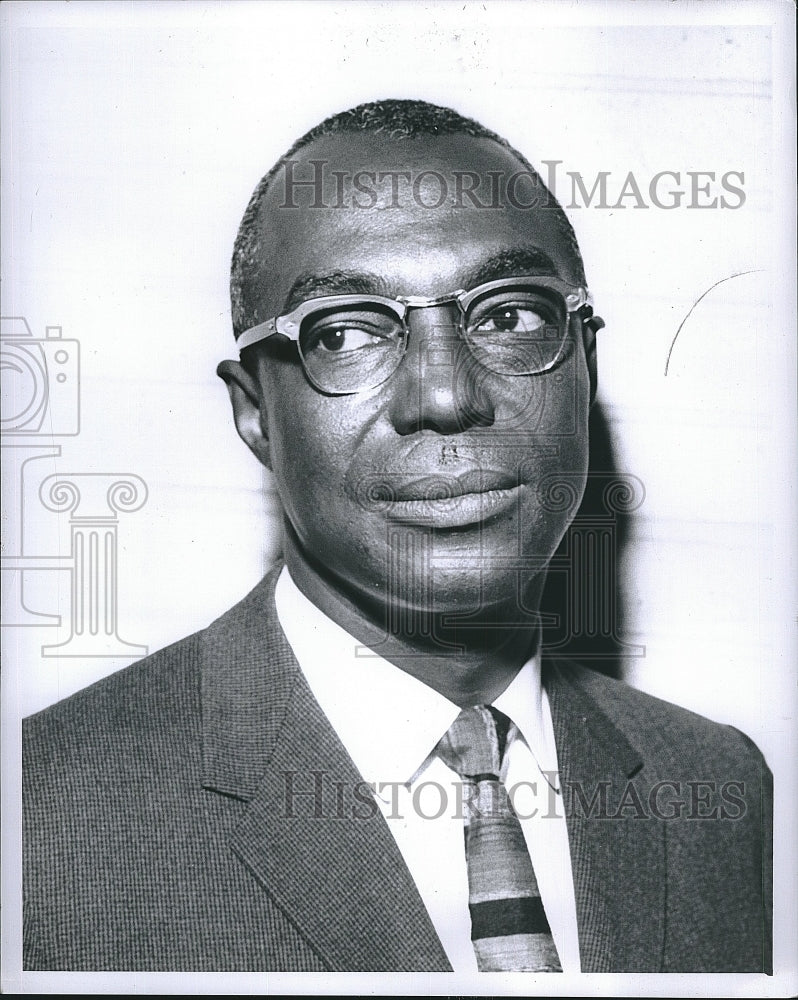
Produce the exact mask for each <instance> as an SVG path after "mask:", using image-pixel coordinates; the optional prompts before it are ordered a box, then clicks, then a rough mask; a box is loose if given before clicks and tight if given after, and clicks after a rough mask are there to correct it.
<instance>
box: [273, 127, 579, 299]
mask: <svg viewBox="0 0 798 1000" xmlns="http://www.w3.org/2000/svg"><path fill="white" fill-rule="evenodd" d="M292 159H293V162H292V163H291V164H289V165H288V166H287V167H286V168H285V169H281V170H278V172H277V174H276V175H275V177H274V178H273V180H272V183H271V185H270V188H269V191H268V192H267V195H266V198H265V199H264V203H263V206H262V209H261V213H260V218H259V225H260V227H261V233H260V237H261V238H260V247H261V269H260V275H261V280H260V282H259V284H260V288H259V290H258V298H259V304H260V308H259V312H261V310H262V311H263V312H262V314H263V315H274V314H275V313H277V312H279V311H280V310H281V309H282V308H284V307H285V305H286V302H287V301H288V298H289V296H290V292H291V289H292V288H293V287H294V286H295V285H296V284H297V282H303V281H307V280H310V281H311V282H313V280H314V279H316V278H324V277H325V276H326V275H330V274H334V273H336V272H354V273H358V272H365V273H368V274H370V275H374V276H376V277H377V278H378V279H379V280H380V283H381V284H382V286H383V287H384V289H385V291H386V292H387V293H388V294H395V295H400V294H401V295H429V296H435V295H442V294H446V293H448V292H450V291H452V290H453V289H455V288H457V287H461V286H462V284H463V282H464V280H465V276H466V275H467V274H469V273H474V272H475V271H478V270H479V268H480V266H481V265H482V264H484V263H485V262H486V261H488V260H490V259H496V258H500V259H501V258H504V259H507V260H508V262H511V261H513V260H514V259H517V257H518V254H517V253H516V251H530V252H531V255H532V257H533V259H534V252H535V250H539V251H542V254H541V256H543V255H545V256H547V257H548V258H550V260H551V262H552V264H553V268H549V269H548V271H549V273H551V270H553V271H554V273H556V274H558V275H559V276H560V277H563V278H566V279H567V280H570V281H573V282H576V280H577V274H576V266H575V263H574V260H573V255H572V251H571V249H570V246H569V242H568V239H567V238H566V236H565V234H564V233H563V232H562V229H561V226H560V225H558V218H557V212H556V211H555V210H553V209H552V208H550V207H546V206H545V204H543V205H540V204H539V205H538V207H533V208H527V207H524V206H526V205H528V204H529V203H530V202H534V201H535V200H537V202H538V203H540V202H545V199H544V195H545V190H544V189H543V188H542V187H541V188H538V189H537V190H536V189H535V187H534V186H533V182H532V181H531V179H530V177H529V175H528V174H527V173H526V170H525V168H524V166H523V164H521V163H520V162H519V161H518V160H517V159H516V158H515V157H514V156H513V155H512V154H511V153H510V152H509V151H508V150H506V149H504V148H503V147H502V146H500V145H499V144H498V143H496V142H494V141H492V140H490V139H486V138H474V137H471V136H465V135H449V136H423V137H417V138H413V139H407V138H405V139H393V138H391V137H390V136H385V135H380V134H377V135H369V134H364V135H359V134H356V135H335V136H325V137H322V138H320V139H317V140H315V141H314V142H312V143H310V144H309V145H308V146H306V147H304V148H303V149H302V150H300V151H299V153H297V154H296V156H295V157H293V158H292ZM514 175H515V176H516V180H515V181H511V178H512V177H513V176H514ZM303 182H305V183H303ZM308 182H309V183H308ZM511 184H512V185H514V186H513V187H512V189H511V190H512V195H513V198H514V200H515V202H516V204H515V205H514V204H512V203H511V200H512V199H511V200H509V201H508V185H511ZM469 192H471V193H472V194H469ZM508 267H510V268H512V264H509V263H508ZM527 269H528V268H525V270H527ZM515 270H517V268H516V269H515ZM542 270H543V273H545V271H546V269H545V268H544V269H542ZM510 273H512V270H511V271H510Z"/></svg>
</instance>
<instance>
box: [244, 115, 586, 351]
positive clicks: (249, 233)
mask: <svg viewBox="0 0 798 1000" xmlns="http://www.w3.org/2000/svg"><path fill="white" fill-rule="evenodd" d="M347 133H351V134H357V133H368V134H382V135H385V136H387V137H388V138H391V139H413V138H415V137H417V136H427V135H470V136H474V137H475V138H481V139H491V140H492V141H493V142H496V143H498V144H499V145H500V146H501V147H502V148H504V149H506V150H508V152H510V153H511V154H512V155H513V156H514V157H515V158H516V159H517V160H519V161H520V163H521V164H523V166H524V169H525V170H528V171H530V173H531V174H532V175H533V176H534V178H535V180H536V182H537V183H539V184H541V186H543V187H544V188H545V185H544V184H543V181H542V180H541V178H540V175H539V174H538V173H537V171H536V170H535V169H534V167H532V166H531V164H530V163H529V162H528V161H527V159H526V158H525V157H524V156H522V155H521V153H519V152H518V150H517V149H514V148H513V147H512V146H511V145H510V143H509V142H507V140H506V139H503V138H502V137H501V136H500V135H497V134H496V133H495V132H491V130H490V129H487V128H485V126H484V125H480V123H479V122H477V121H474V119H473V118H466V117H465V116H464V115H461V114H459V113H458V112H457V111H454V110H452V108H445V107H441V106H440V105H438V104H430V103H428V102H427V101H408V100H395V99H388V100H383V101H372V102H370V103H368V104H359V105H358V106H357V107H355V108H350V109H349V110H348V111H341V112H339V113H338V114H335V115H331V116H330V117H329V118H325V119H324V121H323V122H320V123H319V124H318V125H315V126H314V127H313V128H312V129H311V130H310V131H309V132H306V133H305V134H304V135H303V136H302V137H301V138H299V139H297V141H296V142H295V143H294V144H293V146H291V148H290V149H289V150H288V152H286V153H285V154H284V155H283V156H282V157H281V158H280V159H279V160H278V161H277V163H275V165H274V166H273V167H272V168H271V170H270V171H269V172H268V173H267V174H266V175H265V176H264V177H263V178H261V180H260V182H259V183H258V186H257V187H256V188H255V190H254V192H253V194H252V197H251V198H250V200H249V204H248V205H247V208H246V211H245V212H244V216H243V218H242V220H241V225H240V226H239V229H238V235H237V236H236V241H235V246H234V247H233V259H232V264H231V268H230V301H231V306H232V315H233V333H234V334H235V336H236V337H239V336H240V335H241V334H242V333H243V332H244V331H245V330H247V329H249V328H250V327H252V326H256V325H257V324H258V323H260V322H262V321H263V320H264V319H266V318H268V317H262V316H259V315H258V302H257V298H258V295H257V290H258V285H259V282H258V276H259V273H260V267H261V260H262V256H263V254H262V237H261V229H260V226H259V224H258V221H259V215H260V208H261V204H262V202H263V199H264V197H265V195H266V192H267V191H268V189H269V184H270V183H271V180H272V178H273V177H274V175H275V174H276V173H277V172H278V170H280V168H281V167H282V166H283V165H284V164H285V162H286V161H287V160H289V159H290V158H291V157H292V156H293V155H294V154H295V153H297V152H298V151H299V150H300V149H303V148H304V147H305V146H307V145H309V144H310V143H311V142H313V141H314V140H315V139H318V138H320V137H321V136H326V135H343V134H347ZM548 203H549V204H550V205H551V207H552V208H553V209H554V211H555V219H556V223H557V226H558V228H559V230H560V232H561V234H562V235H563V236H564V237H565V239H566V242H567V243H568V246H569V249H570V250H571V252H572V253H573V256H574V259H575V262H576V264H577V267H578V271H579V279H580V281H582V282H583V283H584V280H585V279H584V266H583V263H582V255H581V253H580V252H579V244H578V243H577V241H576V234H575V233H574V230H573V227H572V226H571V223H570V222H569V220H568V217H567V216H566V214H565V212H564V211H563V209H562V206H561V205H560V204H559V203H558V202H557V200H556V199H555V198H554V196H553V195H552V194H551V192H549V202H548Z"/></svg>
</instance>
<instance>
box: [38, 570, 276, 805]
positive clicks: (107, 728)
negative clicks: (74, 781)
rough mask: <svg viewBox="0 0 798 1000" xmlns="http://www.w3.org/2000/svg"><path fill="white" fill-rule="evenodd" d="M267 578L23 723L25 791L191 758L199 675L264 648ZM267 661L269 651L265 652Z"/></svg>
mask: <svg viewBox="0 0 798 1000" xmlns="http://www.w3.org/2000/svg"><path fill="white" fill-rule="evenodd" d="M274 578H275V574H274V573H270V574H269V575H268V576H267V577H266V578H265V579H264V580H262V581H261V582H260V583H259V584H258V585H257V586H256V587H255V588H254V589H253V590H252V591H251V592H250V593H249V594H248V595H247V596H246V597H245V598H244V599H243V600H242V601H240V602H239V603H238V604H236V605H235V606H234V607H233V608H231V609H230V610H229V611H227V612H226V613H225V614H223V615H222V616H221V617H219V618H218V619H217V620H216V621H214V622H213V623H212V624H211V625H209V626H208V627H207V628H205V629H202V630H200V631H198V632H195V633H194V634H193V635H189V636H188V637H186V638H184V639H181V640H179V641H178V642H175V643H173V644H172V645H170V646H167V647H166V648H164V649H162V650H159V651H158V652H156V653H154V654H152V655H151V656H147V657H145V658H144V659H142V660H139V661H138V662H136V663H134V664H132V665H131V666H129V667H126V668H124V669H122V670H119V671H117V672H116V673H113V674H111V675H109V676H108V677H105V678H103V679H102V680H100V681H97V682H96V683H94V684H92V685H91V686H89V687H87V688H84V689H83V690H81V691H78V692H77V693H76V694H74V695H72V696H71V697H69V698H66V699H64V700H63V701H61V702H58V703H57V704H55V705H52V706H50V707H49V708H46V709H44V710H43V711H41V712H39V713H37V714H36V715H33V716H30V717H29V718H27V719H25V720H24V721H23V726H22V729H23V774H24V777H25V781H26V789H28V790H30V788H31V787H32V785H34V784H35V783H36V779H43V778H45V777H46V776H47V775H50V776H51V777H52V776H58V775H61V776H63V775H64V774H65V773H66V772H68V771H70V770H74V771H81V770H82V771H86V770H87V769H89V768H94V767H97V766H99V767H100V769H101V770H102V769H103V768H106V769H107V768H108V767H110V766H111V764H112V762H113V761H117V762H118V761H119V760H120V759H123V760H124V763H125V764H126V766H131V765H134V766H135V767H136V768H137V769H139V770H152V769H157V768H158V767H159V766H161V765H163V766H164V767H166V766H171V763H173V762H174V759H175V755H179V754H180V753H188V752H191V753H192V754H193V755H195V756H196V750H197V743H198V741H199V740H200V737H201V725H202V700H203V674H204V673H205V672H206V670H205V668H206V666H209V667H210V668H211V669H213V670H216V671H218V672H223V671H224V670H233V669H234V668H235V665H230V664H226V660H228V659H230V657H231V655H232V654H231V650H233V648H239V647H240V646H241V644H242V643H246V642H249V643H250V645H252V646H256V645H258V643H260V645H261V646H264V645H265V646H266V647H267V646H268V641H266V642H265V643H264V638H266V640H268V634H269V632H268V629H269V621H268V619H269V613H268V612H269V608H268V605H269V596H270V586H272V587H273V582H274ZM266 660H268V649H266Z"/></svg>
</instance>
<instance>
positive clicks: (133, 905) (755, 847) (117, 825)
mask: <svg viewBox="0 0 798 1000" xmlns="http://www.w3.org/2000/svg"><path fill="white" fill-rule="evenodd" d="M276 572H277V571H276V570H275V571H272V573H270V574H269V575H268V576H267V577H266V579H265V580H264V581H262V582H261V583H260V584H259V585H258V586H257V587H256V588H255V589H254V590H253V591H252V593H250V594H249V595H248V596H247V597H246V598H245V599H244V600H243V601H242V602H241V603H240V604H238V605H237V606H236V607H234V608H233V609H232V610H231V611H229V612H227V613H226V614H225V615H224V616H222V617H221V618H220V619H219V620H218V621H216V622H215V623H213V624H212V625H211V626H210V627H209V628H207V629H206V630H204V631H202V632H199V633H197V634H196V635H193V636H190V637H189V638H187V639H184V640H182V641H181V642H178V643H176V644H175V645H173V646H171V647H169V648H167V649H164V650H162V651H161V652H159V653H156V654H155V655H153V656H150V657H147V658H146V659H144V660H141V661H139V662H138V663H136V664H134V665H133V666H131V667H129V668H127V669H126V670H122V671H120V672H118V673H116V674H113V675H112V676H110V677H108V678H106V679H105V680H102V681H100V682H99V683H97V684H95V685H93V686H92V687H90V688H87V689H85V690H83V691H81V692H79V693H78V694H76V695H74V696H72V697H71V698H69V699H67V700H66V701H64V702H61V703H60V704H58V705H55V706H53V707H51V708H49V709H47V710H45V711H44V712H41V713H39V714H38V715H36V716H33V717H32V718H30V719H28V720H26V723H25V725H24V750H23V753H24V757H23V768H24V834H23V836H24V967H25V968H26V969H38V970H161V971H167V970H170V971H175V970H194V971H235V970H240V971H257V970H273V971H275V970H282V971H324V970H334V971H336V970H337V971H429V972H434V971H448V970H449V969H450V966H449V963H448V961H447V958H446V954H445V952H444V950H443V948H442V946H441V944H440V941H439V940H438V937H437V935H436V933H435V931H434V929H433V926H432V924H431V922H430V919H429V917H428V915H427V912H426V910H425V908H424V905H423V903H422V901H421V898H420V896H419V894H418V891H417V889H416V887H415V884H414V883H413V880H412V878H411V876H410V874H409V872H408V870H407V868H406V866H405V864H404V862H403V860H402V857H401V855H400V853H399V851H398V848H397V846H396V843H395V841H394V839H393V837H392V835H391V833H390V831H389V830H388V827H387V825H386V823H385V821H384V819H383V818H382V815H381V814H380V813H379V812H378V810H377V809H376V808H372V809H369V808H368V803H369V801H371V804H372V805H373V800H369V799H368V796H363V795H362V794H361V795H360V797H358V796H357V795H353V796H351V797H350V796H349V790H351V789H354V788H356V786H358V783H359V782H360V780H361V779H360V775H359V774H358V773H357V771H356V769H355V767H354V764H353V763H352V761H351V760H350V758H349V757H348V755H347V753H346V751H345V750H344V748H343V746H342V744H341V742H340V741H339V739H338V737H337V735H336V733H335V732H334V730H333V729H332V727H331V726H330V724H329V722H328V721H327V719H326V717H325V716H324V714H323V713H322V711H321V709H320V707H319V705H318V703H317V702H316V701H315V699H314V697H313V695H312V693H311V691H310V689H309V687H308V685H307V683H306V682H305V680H304V677H303V675H302V672H301V670H300V669H299V667H298V664H297V662H296V660H295V658H294V656H293V653H292V651H291V649H290V647H289V646H288V643H287V641H286V639H285V636H284V634H283V632H282V629H281V628H280V626H279V623H278V620H277V616H276V611H275V606H274V596H273V594H274V584H275V581H276ZM544 683H545V684H546V688H547V691H548V694H549V698H550V702H551V708H552V716H553V721H554V729H555V738H556V742H557V747H558V755H559V761H560V768H561V781H562V784H563V789H564V793H568V792H569V791H570V792H571V793H572V796H571V797H572V799H573V803H574V807H573V808H571V809H570V810H569V811H568V833H569V841H570V847H571V855H572V863H573V872H574V883H575V894H576V906H577V919H578V925H579V945H580V953H581V961H582V969H583V971H585V972H603V971H606V972H610V971H615V972H624V971H625V972H630V971H633V972H645V971H650V972H657V971H670V972H674V971H695V972H700V971H762V970H766V968H767V965H768V961H769V959H768V950H769V934H770V910H769V899H770V893H769V887H768V873H769V870H770V855H769V847H768V844H769V816H770V799H769V785H768V780H769V772H768V770H767V767H766V765H765V764H764V762H763V759H762V757H761V755H760V754H759V752H758V751H757V749H756V748H755V747H754V745H753V744H752V743H751V742H750V741H749V740H748V739H747V738H746V737H745V736H743V735H742V734H740V733H739V732H738V731H736V730H734V729H731V728H729V727H725V726H720V725H717V724H715V723H711V722H709V721H707V720H705V719H703V718H701V717H699V716H696V715H694V714H692V713H689V712H687V711H685V710H683V709H680V708H676V707H674V706H672V705H669V704H667V703H664V702H661V701H658V700H656V699H654V698H651V697H649V696H647V695H644V694H642V693H640V692H637V691H635V690H633V689H631V688H629V687H627V686H626V685H623V684H621V683H619V682H616V681H612V680H609V679H607V678H605V677H602V676H599V675H597V674H594V673H592V672H590V671H586V670H583V669H581V668H579V667H578V666H576V665H574V664H568V663H563V662H557V661H554V660H549V661H548V662H545V663H544ZM702 781H703V782H705V783H706V784H704V785H699V786H697V788H698V790H697V791H696V790H695V788H696V785H695V783H696V782H702ZM287 782H291V783H292V785H291V787H292V789H293V792H292V794H291V795H287ZM336 782H338V783H339V784H338V785H337V786H336V784H335V783H336ZM663 782H667V783H669V784H667V785H663V784H662V783H663ZM340 783H343V784H340ZM690 783H692V784H690ZM729 783H732V785H731V786H729ZM734 783H736V784H734ZM722 786H725V787H724V788H723V790H722ZM341 788H343V789H344V792H345V797H344V798H343V799H342V797H341V792H340V789H341ZM652 789H654V790H655V794H654V798H653V799H652V798H651V796H652ZM675 789H678V793H677V791H675ZM297 791H304V792H307V794H305V795H302V794H298V795H297V794H294V793H296V792H297ZM657 796H659V798H657ZM567 798H568V795H567V794H564V800H567ZM350 799H351V800H350ZM696 801H698V807H697V808H694V807H695V805H696ZM652 802H653V808H652V806H651V803H652ZM679 802H681V807H680V806H679ZM658 803H659V804H658ZM713 809H714V810H717V812H716V813H714V814H713V812H712V810H713ZM722 810H725V813H726V815H725V817H724V816H722V813H721V811H722ZM671 813H673V814H674V815H672V816H671V815H669V814H671ZM696 813H698V814H701V813H703V814H704V816H703V818H701V816H700V815H696Z"/></svg>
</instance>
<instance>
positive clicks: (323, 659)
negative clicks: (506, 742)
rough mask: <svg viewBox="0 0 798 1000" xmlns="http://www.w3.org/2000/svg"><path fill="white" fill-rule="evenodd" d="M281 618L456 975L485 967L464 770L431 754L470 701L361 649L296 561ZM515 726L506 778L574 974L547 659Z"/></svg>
mask: <svg viewBox="0 0 798 1000" xmlns="http://www.w3.org/2000/svg"><path fill="white" fill-rule="evenodd" d="M275 600H276V603H277V615H278V618H279V621H280V625H281V626H282V628H283V631H284V632H285V634H286V637H287V639H288V642H289V644H290V645H291V648H292V649H293V651H294V655H295V656H296V658H297V660H298V662H299V666H300V667H301V669H302V672H303V673H304V675H305V678H306V680H307V682H308V684H309V686H310V689H311V690H312V692H313V694H314V696H315V698H316V700H317V701H318V703H319V705H320V706H321V708H322V710H323V711H324V713H325V715H326V716H327V718H328V719H329V721H330V723H331V725H332V727H333V728H334V729H335V731H336V732H337V734H338V737H339V738H340V740H341V742H342V743H343V745H344V747H345V748H346V750H347V752H348V753H349V756H350V757H351V758H352V761H353V762H354V764H355V766H356V768H357V769H358V771H359V772H360V774H361V775H362V777H363V778H364V780H365V781H366V782H368V783H369V784H370V785H371V786H372V788H373V789H374V792H375V799H376V801H377V803H378V805H379V807H380V809H381V810H382V813H383V816H384V817H385V819H386V821H387V824H388V827H389V829H390V831H391V833H392V834H393V836H394V838H395V840H396V843H397V845H398V847H399V850H400V852H401V854H402V857H403V858H404V861H405V864H406V865H407V867H408V869H409V871H410V874H411V875H412V877H413V880H414V881H415V883H416V886H417V888H418V891H419V894H420V896H421V898H422V900H423V902H424V905H425V906H426V908H427V912H428V913H429V916H430V919H431V921H432V924H433V926H434V928H435V930H436V932H437V934H438V937H439V938H440V940H441V943H442V944H443V947H444V950H445V951H446V954H447V956H448V958H449V961H450V963H451V965H452V968H453V969H454V971H455V972H458V973H459V972H475V971H477V964H476V959H475V956H474V949H473V946H472V944H471V917H470V914H469V910H468V874H467V870H466V860H465V850H464V840H463V814H462V791H461V789H460V787H459V786H460V785H461V781H460V778H459V777H458V776H457V775H456V774H455V773H454V771H452V770H450V768H448V767H447V766H446V765H445V764H444V763H443V761H442V760H441V759H440V758H439V757H438V756H437V755H435V754H434V753H433V751H434V748H435V746H436V745H437V743H438V741H439V740H440V738H441V737H442V736H443V734H444V733H445V732H446V730H447V729H448V728H449V726H450V725H451V724H452V722H454V720H455V718H456V717H457V716H458V714H459V713H460V708H459V707H458V706H457V705H455V704H454V703H453V702H451V701H449V700H448V699H447V698H444V697H443V695H441V694H439V693H438V692H437V691H435V690H433V689H432V688H431V687H429V686H427V685H426V684H424V683H423V682H422V681H420V680H418V679H416V678H415V677H412V676H411V675H410V674H408V673H405V672H404V671H403V670H400V669H399V668H398V667H396V666H394V665H393V664H392V663H389V662H388V661H387V660H385V659H383V658H382V657H381V656H378V655H377V654H376V653H374V652H372V651H371V650H368V649H366V648H365V647H364V646H362V645H361V644H360V643H359V642H358V640H357V639H355V638H354V637H353V636H351V635H350V634H349V633H348V632H346V631H345V630H344V629H342V628H341V627H340V626H339V625H337V624H336V623H335V622H334V621H332V620H331V619H330V618H328V617H327V615H325V614H324V613H323V612H322V611H320V610H319V609H318V608H317V607H316V605H315V604H313V603H312V602H311V601H309V600H308V599H307V598H306V597H305V595H304V594H303V593H302V592H301V591H300V590H299V588H298V587H297V586H296V584H295V583H294V581H293V579H292V578H291V575H290V573H289V572H288V569H287V568H286V567H284V568H283V570H282V572H281V573H280V576H279V578H278V581H277V589H276V592H275ZM493 704H494V706H495V707H496V708H497V709H499V710H500V711H501V712H504V714H505V715H507V716H508V717H509V718H510V719H511V720H512V721H513V722H514V723H515V724H516V726H517V728H518V730H519V733H520V736H521V738H519V739H515V740H514V741H513V742H512V743H511V744H510V746H509V748H508V751H507V754H506V757H505V762H504V766H503V768H502V775H501V777H502V780H503V781H504V783H505V785H506V786H507V789H508V791H509V793H510V796H511V799H512V801H513V804H514V806H515V808H516V812H517V813H518V816H519V819H520V821H521V827H522V829H523V832H524V837H525V839H526V843H527V848H528V849H529V853H530V856H531V858H532V864H533V865H534V868H535V875H536V877H537V881H538V888H539V890H540V895H541V898H542V900H543V905H544V907H545V910H546V916H547V917H548V920H549V925H550V927H551V932H552V935H553V937H554V942H555V944H556V945H557V951H558V952H559V955H560V962H561V964H562V967H563V971H565V972H579V971H580V965H579V939H578V929H577V922H576V902H575V899H574V884H573V873H572V870H571V855H570V851H569V847H568V831H567V828H566V823H565V814H564V812H563V807H562V799H561V796H560V794H559V784H558V781H557V771H558V767H557V748H556V745H555V742H554V731H553V728H552V721H551V710H550V708H549V702H548V698H547V696H546V692H545V690H544V689H543V686H542V684H541V680H540V660H539V658H538V657H537V656H535V657H533V658H532V659H530V660H528V661H527V662H526V664H524V666H523V667H522V669H521V670H520V671H519V672H518V674H516V676H515V677H514V679H513V680H512V682H511V683H510V685H509V686H508V687H507V688H506V690H505V691H504V692H503V693H502V694H501V695H500V696H499V697H498V698H496V700H495V701H494V702H493Z"/></svg>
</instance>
